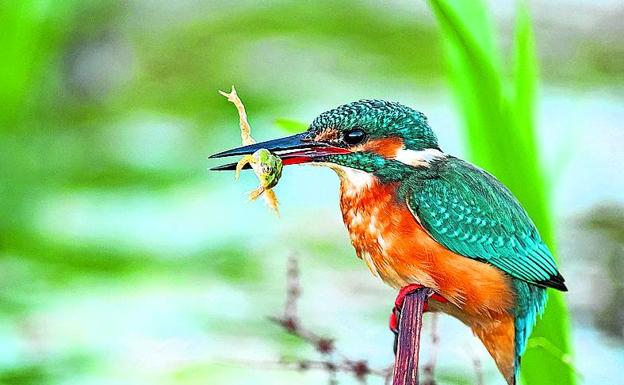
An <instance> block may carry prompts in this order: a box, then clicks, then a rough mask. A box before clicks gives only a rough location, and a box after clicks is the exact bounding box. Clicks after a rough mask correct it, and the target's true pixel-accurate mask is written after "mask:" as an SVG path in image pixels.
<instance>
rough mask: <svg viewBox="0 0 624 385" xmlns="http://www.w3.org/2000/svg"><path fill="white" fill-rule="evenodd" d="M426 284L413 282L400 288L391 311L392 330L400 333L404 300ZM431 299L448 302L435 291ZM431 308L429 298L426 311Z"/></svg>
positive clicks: (425, 307)
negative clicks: (400, 318)
mask: <svg viewBox="0 0 624 385" xmlns="http://www.w3.org/2000/svg"><path fill="white" fill-rule="evenodd" d="M424 287H425V286H423V285H420V284H417V283H412V284H409V285H407V286H404V287H402V288H401V290H399V294H397V297H396V299H395V300H394V308H392V313H390V330H391V331H392V332H393V333H394V334H396V335H398V333H399V317H400V315H401V309H402V308H403V302H405V297H406V296H407V295H409V294H411V293H413V292H415V291H416V290H418V289H422V288H424ZM429 299H433V300H436V301H438V302H448V300H447V299H446V298H444V297H442V296H441V295H440V294H438V293H433V294H432V295H431V297H429ZM428 310H429V300H427V301H426V302H425V306H424V311H428Z"/></svg>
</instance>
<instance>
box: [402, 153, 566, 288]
mask: <svg viewBox="0 0 624 385" xmlns="http://www.w3.org/2000/svg"><path fill="white" fill-rule="evenodd" d="M438 167H439V171H438V172H437V173H436V177H435V178H431V179H425V180H420V181H418V184H417V185H415V186H414V188H413V189H412V190H411V192H410V193H408V195H407V201H408V204H409V206H410V209H411V210H412V212H413V213H414V215H415V216H416V217H417V218H418V220H419V221H420V223H421V224H422V225H423V227H424V228H425V229H426V230H427V231H428V232H429V234H431V236H432V237H433V238H434V239H435V240H436V241H438V242H439V243H440V244H442V245H443V246H445V247H446V248H448V249H450V250H452V251H453V252H455V253H458V254H460V255H463V256H466V257H469V258H474V259H478V260H482V261H484V262H487V263H490V264H492V265H494V266H496V267H498V268H500V269H501V270H503V271H505V272H506V273H508V274H509V275H511V276H512V277H514V278H517V279H520V280H523V281H526V282H529V283H533V284H536V285H539V286H548V287H553V288H556V289H559V290H567V289H566V286H565V284H564V280H563V277H562V276H561V275H560V274H559V272H558V271H557V268H556V266H555V262H554V259H553V256H552V254H551V253H550V251H549V250H548V247H547V246H546V245H545V244H544V242H543V241H542V240H541V238H540V236H539V234H538V232H537V229H536V228H535V225H534V224H533V222H532V221H531V219H530V218H529V217H528V215H527V213H526V212H525V210H524V209H523V208H522V207H521V206H520V204H519V202H518V201H517V200H516V198H515V197H514V196H513V195H512V194H511V192H510V191H509V190H508V189H507V188H506V187H505V186H503V185H502V184H501V183H500V182H499V181H498V180H497V179H496V178H494V177H493V176H492V175H490V174H488V173H487V172H485V171H483V170H481V169H478V168H476V167H474V166H472V165H471V164H469V163H467V162H464V161H462V160H459V159H456V158H451V157H449V158H448V159H446V160H444V161H443V163H442V164H440V165H439V166H438Z"/></svg>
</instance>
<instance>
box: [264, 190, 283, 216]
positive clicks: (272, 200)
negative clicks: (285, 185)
mask: <svg viewBox="0 0 624 385" xmlns="http://www.w3.org/2000/svg"><path fill="white" fill-rule="evenodd" d="M264 198H265V199H266V202H267V204H268V205H269V207H270V208H271V209H273V211H275V214H277V216H278V217H279V216H280V214H279V206H278V204H277V196H276V195H275V191H273V189H267V190H266V192H265V193H264Z"/></svg>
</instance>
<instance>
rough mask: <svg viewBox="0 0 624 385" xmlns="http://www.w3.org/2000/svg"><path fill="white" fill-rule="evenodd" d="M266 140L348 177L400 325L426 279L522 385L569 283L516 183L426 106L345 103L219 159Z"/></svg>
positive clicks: (343, 183) (435, 301)
mask: <svg viewBox="0 0 624 385" xmlns="http://www.w3.org/2000/svg"><path fill="white" fill-rule="evenodd" d="M262 148H264V149H268V150H269V151H271V152H273V153H274V154H276V155H278V156H279V157H281V158H282V162H283V165H285V166H287V165H293V164H303V163H312V164H316V165H322V166H326V167H329V168H330V169H332V170H334V171H335V172H336V173H337V174H338V177H339V178H340V210H341V212H342V218H343V220H344V223H345V225H346V228H347V230H348V233H349V236H350V238H351V243H352V244H353V247H354V248H355V251H356V254H357V256H358V257H359V258H360V259H362V260H363V261H364V262H365V263H366V265H368V268H369V269H370V271H371V272H372V273H373V274H374V275H375V276H378V277H380V278H381V279H382V280H383V281H384V282H385V283H386V284H388V285H390V286H391V287H393V288H394V289H397V290H398V295H397V300H396V301H395V311H394V312H393V313H392V314H393V315H392V316H391V328H393V329H396V313H397V311H400V307H401V305H402V301H403V299H404V298H405V296H406V295H407V294H409V293H410V292H413V291H415V290H417V289H418V288H421V287H428V288H430V289H432V290H433V291H434V292H435V294H434V295H433V296H432V297H431V298H430V300H429V301H428V303H427V311H430V312H444V313H447V314H449V315H451V316H453V317H455V318H457V319H459V320H460V321H462V322H463V323H464V324H466V325H467V326H469V327H470V328H471V329H472V332H473V333H474V334H475V335H476V336H477V337H478V338H479V339H480V340H481V341H482V343H483V344H484V346H485V348H486V349H487V350H488V352H489V353H490V355H491V356H492V358H493V359H494V361H495V362H496V365H497V367H498V369H499V370H500V372H501V374H502V375H503V377H504V378H505V380H506V381H507V383H508V384H509V385H512V384H515V383H516V377H517V375H518V373H519V369H520V358H521V356H522V354H523V352H524V350H525V348H526V345H527V340H528V338H529V335H530V334H531V331H532V328H533V326H534V324H535V322H536V318H537V316H538V315H541V314H542V313H543V311H544V307H545V305H546V300H547V292H546V290H547V288H553V289H557V290H561V291H567V288H566V285H565V283H564V278H563V277H562V276H561V274H560V273H559V271H558V270H557V267H556V265H555V261H554V258H553V255H552V253H551V252H550V251H549V249H548V247H547V246H546V244H545V243H544V241H543V240H542V239H541V237H540V235H539V233H538V231H537V229H536V227H535V225H534V223H533V222H532V220H531V219H530V218H529V216H528V214H527V212H526V211H525V210H524V209H523V207H522V206H521V205H520V203H519V202H518V200H517V199H516V198H515V197H514V195H513V194H512V193H511V191H509V190H508V189H507V188H506V187H505V186H504V185H503V184H502V183H501V182H500V181H498V180H497V179H496V178H495V177H494V176H492V175H491V174H489V173H488V172H487V171H485V170H483V169H481V168H479V167H477V166H475V165H473V164H471V163H469V162H467V161H465V160H462V159H459V158H457V157H454V156H452V155H449V154H447V153H445V152H443V151H442V150H441V149H440V146H439V145H438V140H437V137H436V135H435V133H434V132H433V130H432V129H431V127H430V125H429V123H428V122H427V118H426V117H425V115H424V114H423V113H421V112H418V111H416V110H414V109H412V108H409V107H407V106H404V105H402V104H399V103H396V102H388V101H383V100H360V101H357V102H352V103H349V104H345V105H342V106H340V107H337V108H335V109H332V110H329V111H326V112H324V113H322V114H321V115H319V116H318V117H317V118H315V119H314V121H313V122H312V124H311V125H310V126H309V128H308V130H307V131H305V132H303V133H300V134H296V135H292V136H288V137H284V138H280V139H275V140H269V141H265V142H261V143H256V144H253V145H249V146H243V147H239V148H235V149H232V150H229V151H224V152H220V153H218V154H214V155H212V156H211V157H212V158H220V157H226V156H234V155H248V154H252V153H254V152H255V151H257V150H259V149H262ZM510 167H513V165H510ZM234 168H235V164H227V165H223V166H219V167H215V168H214V170H233V169H234Z"/></svg>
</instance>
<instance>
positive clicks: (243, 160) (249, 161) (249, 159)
mask: <svg viewBox="0 0 624 385" xmlns="http://www.w3.org/2000/svg"><path fill="white" fill-rule="evenodd" d="M255 161H256V159H255V158H254V157H253V156H251V155H245V156H243V157H242V158H241V160H239V161H238V163H236V180H238V178H239V177H240V172H241V171H242V170H243V167H245V165H246V164H253V163H254V162H255Z"/></svg>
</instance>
